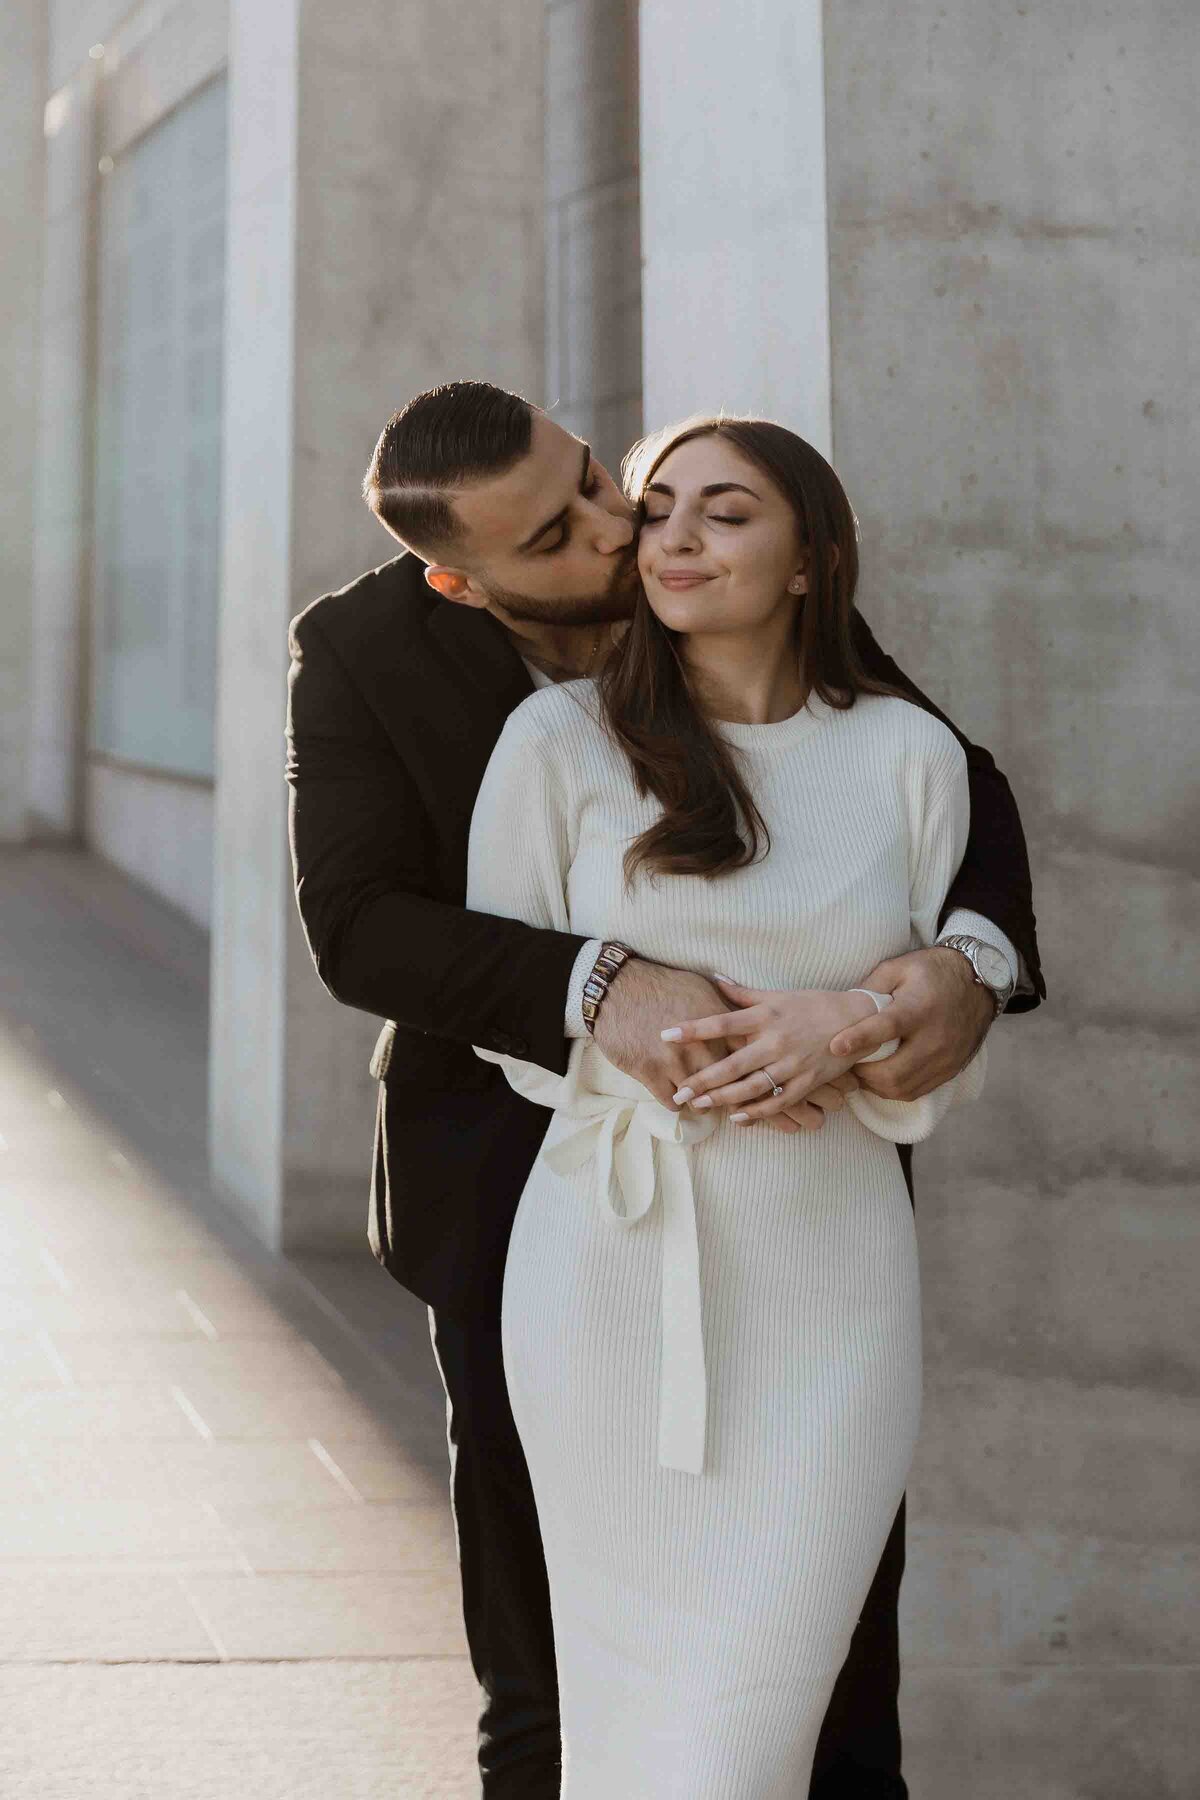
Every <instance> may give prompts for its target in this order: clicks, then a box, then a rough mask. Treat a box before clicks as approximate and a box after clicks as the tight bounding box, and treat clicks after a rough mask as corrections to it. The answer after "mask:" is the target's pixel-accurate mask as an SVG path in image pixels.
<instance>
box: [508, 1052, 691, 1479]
mask: <svg viewBox="0 0 1200 1800" xmlns="http://www.w3.org/2000/svg"><path fill="white" fill-rule="evenodd" d="M641 1092H642V1094H643V1095H644V1096H645V1097H644V1098H642V1099H637V1098H635V1097H633V1096H632V1095H619V1094H605V1093H597V1092H595V1091H591V1090H588V1089H584V1090H582V1091H581V1090H580V1089H579V1088H578V1087H576V1089H575V1091H574V1092H573V1093H572V1094H571V1096H570V1099H569V1100H566V1101H565V1102H564V1101H561V1100H560V1102H559V1110H558V1111H557V1112H556V1113H555V1115H554V1118H553V1119H552V1121H551V1123H550V1129H549V1130H548V1131H547V1133H546V1137H545V1141H544V1143H543V1145H542V1152H541V1154H542V1156H543V1157H544V1158H545V1160H546V1162H547V1164H548V1165H549V1167H550V1168H551V1169H553V1170H554V1172H555V1173H556V1174H558V1175H571V1174H574V1173H575V1172H576V1170H578V1169H581V1168H582V1167H583V1165H584V1164H585V1163H586V1162H587V1161H588V1160H589V1159H590V1158H593V1157H594V1158H595V1161H596V1173H597V1179H598V1184H599V1189H600V1198H601V1204H602V1205H603V1207H604V1210H605V1214H606V1216H607V1217H608V1219H609V1220H610V1221H611V1222H612V1223H613V1224H615V1225H617V1226H619V1227H620V1228H621V1229H623V1230H626V1231H629V1230H632V1229H633V1228H634V1227H635V1226H636V1225H638V1224H639V1223H640V1222H641V1220H642V1219H644V1218H645V1217H646V1215H647V1213H648V1212H649V1211H650V1209H651V1207H652V1206H653V1204H654V1202H655V1200H656V1199H659V1200H661V1203H662V1217H663V1233H662V1380H661V1386H660V1390H659V1403H658V1460H659V1463H660V1465H661V1466H662V1467H663V1468H666V1469H682V1470H684V1471H685V1472H686V1473H687V1474H689V1475H699V1474H701V1473H702V1471H703V1468H704V1434H705V1423H706V1416H707V1409H708V1392H707V1383H706V1379H705V1370H704V1332H703V1325H702V1320H701V1307H700V1248H699V1243H698V1240H697V1235H696V1201H695V1196H694V1194H693V1192H692V1173H691V1167H690V1159H689V1157H688V1146H689V1145H691V1144H696V1143H699V1142H700V1140H701V1139H702V1138H706V1137H708V1135H709V1134H710V1132H712V1131H713V1130H714V1128H715V1126H716V1123H717V1121H716V1119H715V1118H712V1117H709V1118H697V1117H695V1116H694V1115H691V1116H688V1115H685V1114H683V1113H675V1112H671V1111H670V1110H669V1109H668V1108H667V1107H665V1106H661V1105H660V1104H659V1102H658V1101H657V1100H655V1099H654V1098H653V1097H652V1096H650V1095H648V1094H646V1093H645V1089H642V1090H641Z"/></svg>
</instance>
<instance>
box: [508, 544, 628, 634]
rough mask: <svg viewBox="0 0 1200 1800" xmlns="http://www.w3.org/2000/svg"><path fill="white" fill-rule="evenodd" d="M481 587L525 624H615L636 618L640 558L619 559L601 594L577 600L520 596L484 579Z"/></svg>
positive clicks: (510, 615)
mask: <svg viewBox="0 0 1200 1800" xmlns="http://www.w3.org/2000/svg"><path fill="white" fill-rule="evenodd" d="M480 586H481V587H482V588H483V590H484V592H485V593H486V594H487V596H488V599H489V600H494V601H495V602H496V604H497V606H501V607H503V609H504V611H505V612H506V613H507V614H508V616H509V618H510V619H514V620H516V621H517V622H518V623H519V624H522V625H559V626H562V625H614V624H616V622H617V620H618V619H631V618H632V617H633V608H634V602H635V601H636V599H637V592H638V568H637V557H636V555H635V554H630V555H629V556H622V557H620V558H618V559H617V566H616V567H615V568H614V569H613V572H612V575H611V577H610V579H609V583H608V586H607V587H606V588H605V589H604V590H603V592H602V593H599V594H584V595H581V596H580V597H579V598H578V599H575V600H559V599H538V598H535V597H534V596H533V595H532V594H517V593H514V592H513V591H512V589H511V588H502V587H497V586H496V585H495V584H494V583H493V582H491V581H487V580H485V579H483V578H482V577H480Z"/></svg>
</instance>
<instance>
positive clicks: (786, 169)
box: [641, 0, 830, 454]
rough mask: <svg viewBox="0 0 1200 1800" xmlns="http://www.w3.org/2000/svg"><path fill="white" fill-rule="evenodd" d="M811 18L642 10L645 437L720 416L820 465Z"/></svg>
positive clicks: (656, 7)
mask: <svg viewBox="0 0 1200 1800" xmlns="http://www.w3.org/2000/svg"><path fill="white" fill-rule="evenodd" d="M821 13H822V8H821V4H820V0H797V3H796V4H794V5H786V6H785V5H782V4H780V3H779V0H747V3H746V4H745V5H742V6H739V7H732V6H728V5H724V4H722V0H696V4H694V5H692V6H689V7H688V8H687V9H686V12H681V10H680V8H679V6H678V5H677V4H675V0H643V3H642V7H641V141H642V152H641V176H642V247H643V276H642V281H643V293H642V307H643V320H644V323H643V334H642V344H643V355H644V365H645V378H644V383H645V418H646V425H647V427H648V428H649V429H654V428H655V427H657V426H659V425H664V424H666V423H668V422H669V421H670V420H672V419H677V418H679V417H681V416H682V415H684V414H686V413H690V412H695V411H699V410H703V411H710V410H712V409H714V408H717V407H724V408H726V410H728V411H730V412H754V413H759V414H764V415H766V416H767V417H770V418H775V419H778V420H779V421H780V422H781V423H782V424H785V425H790V426H791V427H792V428H793V430H795V431H798V432H800V433H801V435H802V436H804V437H806V438H807V439H808V440H809V441H810V442H811V443H813V444H815V445H816V447H817V448H818V449H819V450H821V451H822V452H823V453H825V454H828V452H829V443H830V387H829V294H828V258H827V247H826V232H825V107H824V85H823V74H822V50H821V43H822V19H821Z"/></svg>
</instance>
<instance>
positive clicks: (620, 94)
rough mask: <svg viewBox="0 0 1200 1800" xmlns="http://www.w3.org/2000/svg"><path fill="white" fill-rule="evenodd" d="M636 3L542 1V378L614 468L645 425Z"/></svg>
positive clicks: (564, 418)
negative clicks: (544, 144) (543, 183)
mask: <svg viewBox="0 0 1200 1800" xmlns="http://www.w3.org/2000/svg"><path fill="white" fill-rule="evenodd" d="M637 15H638V7H637V0H619V4H616V5H613V4H611V0H549V3H548V5H547V7H546V381H545V391H544V393H543V394H541V395H539V396H537V397H538V398H541V399H542V400H543V401H544V403H545V404H546V405H547V406H549V407H550V408H551V409H552V410H553V413H554V417H555V418H556V419H557V420H558V421H559V423H560V424H561V425H564V426H565V427H566V429H567V430H568V431H575V432H578V433H579V435H580V436H581V437H584V438H587V439H588V441H589V442H590V443H591V445H592V448H593V450H594V451H595V452H596V454H597V456H598V457H599V458H600V460H601V462H603V463H604V464H605V466H606V467H607V468H608V469H609V470H610V471H611V472H612V473H613V474H614V475H615V474H616V473H617V471H618V469H619V467H620V461H621V457H622V456H623V455H624V453H625V451H626V450H627V449H628V448H629V446H630V444H631V443H632V442H633V440H634V439H635V438H636V437H637V436H638V434H639V433H640V431H641V428H642V344H641V248H640V215H639V200H638V54H637V36H638V19H637Z"/></svg>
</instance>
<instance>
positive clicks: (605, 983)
mask: <svg viewBox="0 0 1200 1800" xmlns="http://www.w3.org/2000/svg"><path fill="white" fill-rule="evenodd" d="M636 958H637V951H636V950H631V949H630V948H629V945H628V944H618V943H607V944H605V945H603V946H602V948H601V951H600V954H599V956H598V957H597V958H596V960H595V962H594V963H593V964H592V972H591V974H590V975H589V976H588V978H587V980H586V981H585V982H584V984H583V1005H582V1008H581V1010H582V1012H583V1023H584V1026H585V1028H586V1030H587V1032H588V1035H589V1037H590V1036H591V1035H593V1034H594V1032H595V1029H596V1017H597V1015H598V1013H599V1011H600V1008H601V1007H602V1006H603V1005H604V1002H605V1000H606V999H607V997H608V990H609V988H610V987H611V986H612V983H613V979H614V977H615V976H616V974H617V973H618V971H619V970H621V969H623V968H624V967H625V964H626V963H627V962H633V961H635V960H636Z"/></svg>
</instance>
